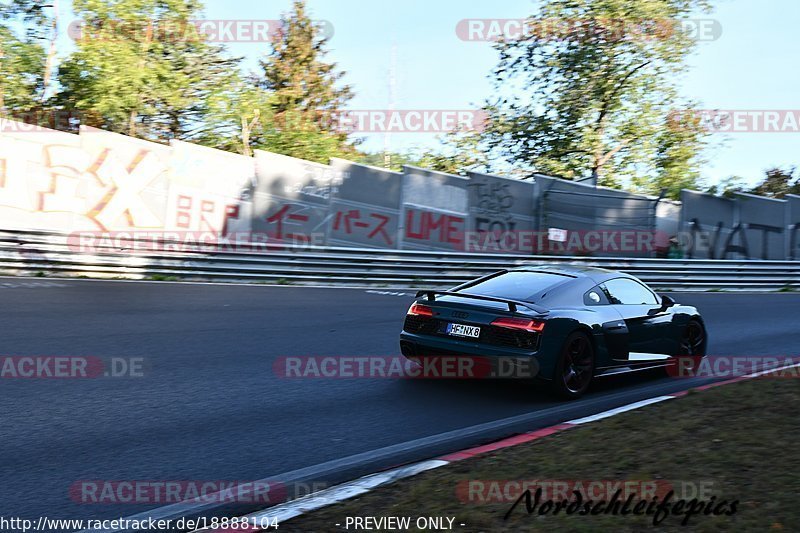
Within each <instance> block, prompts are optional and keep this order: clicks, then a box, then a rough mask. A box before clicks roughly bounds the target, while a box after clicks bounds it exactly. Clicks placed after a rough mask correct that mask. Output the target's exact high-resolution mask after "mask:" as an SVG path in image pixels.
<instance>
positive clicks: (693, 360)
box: [666, 318, 708, 377]
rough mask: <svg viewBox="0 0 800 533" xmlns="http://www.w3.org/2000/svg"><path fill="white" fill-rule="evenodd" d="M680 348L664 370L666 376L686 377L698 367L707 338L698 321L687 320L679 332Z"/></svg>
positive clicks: (703, 328) (704, 353) (704, 352)
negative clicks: (673, 359)
mask: <svg viewBox="0 0 800 533" xmlns="http://www.w3.org/2000/svg"><path fill="white" fill-rule="evenodd" d="M680 342H681V347H680V352H679V353H678V356H677V357H676V359H675V361H674V362H673V364H672V365H670V366H668V367H667V368H666V372H667V375H669V376H672V377H675V376H676V375H677V376H680V377H688V376H691V375H694V374H693V372H695V371H696V369H697V368H698V367H699V366H700V362H701V361H702V360H703V358H704V357H705V356H706V347H707V346H708V336H707V334H706V328H705V326H703V323H702V322H700V320H698V319H696V318H693V319H691V320H689V322H688V323H687V324H686V327H685V328H684V329H683V331H682V332H681V341H680Z"/></svg>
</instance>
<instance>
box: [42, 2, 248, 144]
mask: <svg viewBox="0 0 800 533" xmlns="http://www.w3.org/2000/svg"><path fill="white" fill-rule="evenodd" d="M73 7H74V10H75V13H76V14H77V15H78V16H79V17H81V21H82V30H83V31H82V34H81V35H80V36H79V39H78V40H77V50H76V51H75V52H74V53H73V54H72V55H71V56H70V57H69V58H68V59H67V60H66V61H65V62H64V63H63V64H62V65H61V67H60V68H59V72H58V76H59V81H60V83H61V85H62V87H63V90H62V92H61V93H60V94H59V96H58V98H57V103H58V104H59V105H61V106H62V107H64V108H66V109H70V110H77V111H78V112H80V113H81V114H82V115H84V116H86V117H87V119H88V124H89V125H91V126H96V127H101V128H103V129H107V130H110V131H115V132H118V133H126V134H128V135H131V136H136V137H142V138H146V139H152V140H159V139H170V138H176V139H187V140H191V139H192V138H194V136H195V135H198V134H199V133H198V131H201V130H202V128H201V125H200V123H201V121H202V120H203V117H204V114H205V112H206V111H207V109H208V106H209V105H210V104H209V99H210V98H211V97H212V96H213V95H214V94H215V93H216V92H218V91H221V90H222V89H221V88H224V87H225V86H226V85H227V84H228V83H230V82H231V79H232V76H233V75H234V74H235V66H236V63H237V61H236V60H235V59H227V58H224V57H223V56H222V53H223V50H222V48H221V47H219V46H214V45H211V44H210V43H208V42H207V41H206V39H205V37H204V36H203V35H202V34H200V33H199V32H198V31H197V29H196V28H195V26H194V25H193V24H192V20H193V19H196V18H200V17H199V14H200V13H201V9H202V6H201V4H200V3H199V2H198V1H196V0H117V1H115V2H101V1H97V0H75V1H74V4H73Z"/></svg>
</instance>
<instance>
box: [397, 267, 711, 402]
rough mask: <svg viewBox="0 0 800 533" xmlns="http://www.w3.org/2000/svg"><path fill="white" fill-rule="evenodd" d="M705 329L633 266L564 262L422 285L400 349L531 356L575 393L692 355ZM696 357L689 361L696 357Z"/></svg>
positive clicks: (559, 387) (410, 353)
mask: <svg viewBox="0 0 800 533" xmlns="http://www.w3.org/2000/svg"><path fill="white" fill-rule="evenodd" d="M706 345H707V336H706V329H705V326H704V324H703V319H702V317H701V316H700V313H699V312H698V311H697V309H695V308H694V307H689V306H684V305H678V304H677V303H675V301H674V300H673V299H672V298H670V297H669V296H658V295H657V294H656V293H655V292H653V291H652V290H651V289H650V288H649V287H647V285H645V284H644V283H642V282H641V281H639V280H638V279H636V278H635V277H633V276H630V275H628V274H623V273H620V272H613V271H610V270H604V269H600V268H588V267H581V266H568V265H557V266H553V265H544V266H529V267H524V268H518V269H514V270H503V271H500V272H496V273H494V274H491V275H488V276H485V277H482V278H479V279H476V280H474V281H470V282H468V283H464V284H463V285H459V286H457V287H455V288H453V289H450V290H447V291H436V290H429V291H420V292H419V293H417V299H416V300H415V301H414V303H413V304H412V305H411V308H410V309H409V310H408V314H407V315H406V319H405V323H404V325H403V332H402V333H401V334H400V347H401V350H402V353H403V355H404V356H406V357H407V358H409V359H412V360H414V361H417V362H421V361H422V360H424V359H425V358H428V357H441V356H458V357H461V356H480V357H482V358H486V359H489V360H492V358H509V357H511V358H515V359H516V360H524V359H525V358H535V362H536V363H537V364H536V366H537V368H538V372H537V377H538V378H541V379H544V380H546V381H549V382H550V383H551V385H552V387H553V388H554V389H555V391H556V392H557V393H559V394H560V395H562V396H565V397H567V398H576V397H578V396H580V395H581V394H583V393H584V392H585V391H586V389H587V388H588V387H589V384H590V383H591V381H592V378H594V377H596V376H600V375H608V374H611V373H620V372H629V371H635V370H641V369H646V368H653V367H668V366H670V365H674V364H675V361H676V359H675V358H676V357H678V356H689V358H690V359H692V360H694V361H695V362H696V361H697V360H698V358H700V357H703V356H705V353H706ZM695 364H696V363H695Z"/></svg>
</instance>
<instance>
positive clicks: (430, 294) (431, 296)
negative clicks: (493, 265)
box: [417, 290, 550, 315]
mask: <svg viewBox="0 0 800 533" xmlns="http://www.w3.org/2000/svg"><path fill="white" fill-rule="evenodd" d="M437 295H443V296H458V297H459V298H470V299H472V300H483V301H486V302H498V303H501V304H506V305H507V306H508V310H509V311H510V312H512V313H516V312H517V307H519V306H522V307H526V308H528V309H530V310H531V311H535V312H537V313H539V314H542V315H543V314H546V313H549V312H550V311H548V310H547V309H545V308H544V307H541V306H539V305H536V304H532V303H530V302H521V301H519V300H509V299H507V298H495V297H493V296H480V295H478V294H466V293H463V292H456V291H433V290H431V291H419V292H417V298H422V297H423V296H425V297H426V298H427V299H428V301H430V302H433V301H436V296H437Z"/></svg>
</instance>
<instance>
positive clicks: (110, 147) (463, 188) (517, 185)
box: [0, 120, 800, 260]
mask: <svg viewBox="0 0 800 533" xmlns="http://www.w3.org/2000/svg"><path fill="white" fill-rule="evenodd" d="M681 200H682V202H681V203H677V202H669V201H664V200H662V201H659V202H656V199H655V198H651V197H646V196H639V195H635V194H631V193H627V192H624V191H616V190H611V189H604V188H595V187H591V186H588V185H585V184H581V183H574V182H570V181H565V180H560V179H557V178H553V177H550V176H544V175H536V176H535V181H530V182H529V181H520V180H514V179H509V178H505V177H502V176H494V175H487V174H480V173H471V174H470V175H469V176H468V177H461V176H454V175H449V174H444V173H441V172H433V171H430V170H426V169H421V168H416V167H411V166H409V167H405V168H404V169H403V172H402V173H400V172H391V171H387V170H384V169H380V168H374V167H369V166H364V165H359V164H355V163H352V162H350V161H345V160H341V159H334V160H332V161H331V162H330V164H329V165H321V164H318V163H312V162H309V161H303V160H300V159H296V158H292V157H287V156H283V155H279V154H273V153H268V152H264V151H258V150H257V151H256V154H255V157H252V158H251V157H244V156H240V155H235V154H230V153H227V152H223V151H219V150H213V149H210V148H204V147H201V146H197V145H193V144H190V143H185V142H180V141H173V142H171V143H170V144H169V145H164V144H157V143H152V142H147V141H142V140H138V139H132V138H130V137H127V136H124V135H118V134H114V133H108V132H105V131H101V130H97V129H93V128H81V130H80V134H79V135H73V134H69V133H63V132H58V131H54V130H48V129H45V128H39V127H33V126H29V125H25V124H21V123H18V122H14V121H7V120H3V121H1V122H0V227H4V228H32V229H52V230H61V231H76V230H82V231H92V230H94V231H98V232H105V231H130V230H143V231H149V230H166V231H187V232H211V233H214V234H220V235H230V234H247V235H250V236H251V238H254V239H258V240H259V241H272V242H281V243H299V244H304V245H305V244H312V245H332V246H350V247H372V248H391V249H409V250H451V251H463V250H469V251H480V252H517V253H528V254H536V253H564V254H570V253H574V249H569V248H567V249H559V248H557V247H555V248H554V247H553V243H554V242H556V241H551V240H550V236H551V232H553V231H554V232H555V233H553V235H564V234H566V235H568V236H569V237H568V238H569V239H571V238H572V237H574V236H577V237H579V240H580V239H585V238H586V236H587V234H591V233H595V234H602V235H604V236H605V235H607V234H609V233H612V234H614V233H615V232H616V233H620V232H621V233H637V232H638V233H653V232H655V243H654V244H655V246H656V247H657V248H663V247H664V246H665V244H666V240H667V238H668V237H672V236H677V237H679V240H680V242H681V244H682V246H683V248H684V253H685V255H686V256H687V257H694V258H717V259H745V258H751V259H785V258H789V259H792V260H798V259H799V258H800V197H798V196H790V197H789V198H787V199H786V200H771V199H767V198H762V197H757V196H752V195H747V194H739V195H735V196H734V197H733V198H731V199H727V198H720V197H716V196H712V195H709V194H705V193H699V192H695V191H682V194H681ZM530 235H533V237H531V238H528V237H530ZM543 235H544V236H545V239H544V245H543V244H542V243H543V241H542V240H541V238H542V236H543ZM580 253H583V251H581V252H580ZM586 253H587V254H593V255H611V256H613V255H620V256H643V255H644V256H648V255H653V253H651V252H650V251H647V250H644V249H641V248H639V247H637V248H636V249H623V250H618V251H615V250H614V249H613V246H611V247H610V248H609V247H604V248H603V249H601V250H599V251H597V250H589V251H588V252H586Z"/></svg>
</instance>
